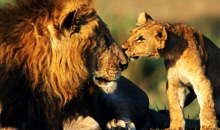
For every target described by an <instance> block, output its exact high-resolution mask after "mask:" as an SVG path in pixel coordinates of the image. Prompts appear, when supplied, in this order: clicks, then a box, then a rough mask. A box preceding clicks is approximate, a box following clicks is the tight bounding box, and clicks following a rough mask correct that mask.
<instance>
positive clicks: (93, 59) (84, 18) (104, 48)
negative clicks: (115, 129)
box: [50, 0, 127, 92]
mask: <svg viewBox="0 0 220 130" xmlns="http://www.w3.org/2000/svg"><path fill="white" fill-rule="evenodd" d="M73 1H74V0H73ZM75 1H77V0H75ZM78 1H79V0H78ZM67 3H68V2H67ZM79 3H80V4H79ZM79 3H78V4H79V6H78V7H77V9H74V8H69V9H72V10H69V11H68V12H69V13H67V15H66V17H64V19H61V20H60V21H61V30H62V32H63V35H61V34H58V35H60V36H61V39H57V40H58V43H56V41H55V43H53V44H55V45H54V46H55V47H54V48H55V49H56V53H57V51H60V52H61V51H63V48H62V47H61V48H58V47H57V44H66V45H65V48H66V49H67V50H65V52H64V53H66V52H69V53H68V55H65V56H67V57H68V58H67V57H65V58H67V59H69V60H71V61H69V62H79V61H77V60H76V59H81V60H82V61H81V62H82V63H81V64H79V65H77V66H76V67H78V68H71V70H70V71H76V69H79V70H78V71H79V72H80V69H82V70H84V71H85V70H86V71H87V74H85V75H84V76H83V77H82V79H84V78H85V80H87V78H89V79H92V81H93V82H94V83H95V84H96V85H98V86H99V87H101V88H102V89H103V90H104V91H105V92H113V90H114V89H115V87H116V85H117V80H118V79H119V77H120V75H121V71H122V70H124V69H125V68H126V67H127V58H126V56H125V55H124V53H123V52H122V51H121V50H120V49H119V47H118V46H117V45H116V43H115V41H114V40H113V38H112V36H111V34H110V31H109V29H108V28H107V25H106V24H105V23H104V22H103V21H102V20H101V18H100V17H99V16H98V15H97V14H96V11H95V10H94V9H93V7H92V5H91V4H92V3H91V1H87V2H81V1H80V2H79ZM70 4H71V3H70ZM68 6H71V5H68ZM63 12H64V11H63ZM60 18H62V17H60ZM59 24H60V23H59ZM52 28H53V27H52ZM55 28H56V27H55ZM50 31H51V32H54V31H53V29H51V30H50ZM63 42H65V43H63ZM67 45H68V47H67ZM61 46H62V45H61ZM61 49H62V50H61ZM72 55H75V56H72ZM71 56H72V57H71ZM71 58H72V59H71ZM62 59H63V57H62ZM63 64H65V62H64V63H63ZM83 66H84V68H83ZM76 73H77V72H76ZM72 78H73V80H74V77H72Z"/></svg>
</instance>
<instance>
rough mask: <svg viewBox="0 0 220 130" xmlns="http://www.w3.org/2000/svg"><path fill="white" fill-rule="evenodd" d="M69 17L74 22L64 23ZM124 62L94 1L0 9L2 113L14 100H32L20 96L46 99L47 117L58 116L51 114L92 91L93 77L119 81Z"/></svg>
mask: <svg viewBox="0 0 220 130" xmlns="http://www.w3.org/2000/svg"><path fill="white" fill-rule="evenodd" d="M71 13H72V14H73V16H72V17H73V18H72V19H71V20H72V21H70V22H71V23H69V24H70V25H65V22H66V19H67V18H68V16H69V15H70V14H71ZM67 23H68V22H67ZM120 62H123V63H125V64H126V62H127V59H126V57H125V56H124V54H123V53H122V51H121V50H120V49H119V47H118V46H117V45H116V44H115V42H114V40H113V39H112V38H111V35H110V32H109V30H108V28H107V27H106V25H105V24H104V23H103V21H102V20H101V19H100V18H99V16H98V15H97V14H96V11H95V10H94V9H93V5H92V2H91V0H17V1H16V4H15V5H7V6H4V7H3V8H2V9H0V103H1V104H2V109H3V110H6V109H7V107H10V104H9V103H8V102H10V101H11V102H12V104H13V103H14V102H16V103H18V102H26V101H29V99H25V100H23V99H22V98H21V97H19V96H18V95H19V94H20V95H24V98H25V96H26V97H32V98H33V100H35V98H36V99H37V97H38V95H44V96H42V99H43V101H45V102H42V104H43V103H45V105H47V106H45V109H47V112H48V113H47V112H45V113H46V115H47V118H48V119H50V118H52V117H51V116H52V115H53V116H55V113H54V114H53V113H52V112H53V111H52V112H51V110H55V111H56V110H58V109H59V110H60V111H61V110H62V109H63V108H64V106H65V104H66V103H68V102H69V101H70V100H72V99H75V98H77V100H78V99H83V96H84V95H83V94H85V92H88V93H91V92H94V91H92V90H93V88H92V87H91V88H89V86H88V84H91V82H90V81H92V79H93V77H95V76H97V77H99V78H100V77H101V78H102V77H103V76H104V78H105V79H106V80H109V81H116V80H117V79H118V78H119V76H120V74H121V68H120V65H119V63H120ZM97 73H98V74H97ZM96 85H98V86H99V84H96ZM100 87H101V86H100ZM102 87H106V86H102ZM10 91H12V93H10ZM14 92H16V93H14ZM20 92H22V93H20ZM11 97H14V98H17V99H16V100H18V101H12V100H11V99H10V98H11ZM40 98H41V97H40ZM37 101H38V100H37ZM37 101H36V102H37ZM39 102H40V100H39ZM28 103H29V102H28ZM28 103H27V104H28ZM31 103H33V102H31ZM50 105H51V106H50ZM57 106H59V108H57ZM13 107H14V106H13ZM13 107H12V108H13ZM15 107H16V105H15ZM23 107H26V106H25V105H24V106H23ZM13 109H14V108H13ZM19 109H21V108H19ZM36 109H37V108H36ZM58 113H59V112H58ZM53 120H55V119H53ZM55 122H56V121H55Z"/></svg>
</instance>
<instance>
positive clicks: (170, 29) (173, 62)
mask: <svg viewBox="0 0 220 130" xmlns="http://www.w3.org/2000/svg"><path fill="white" fill-rule="evenodd" d="M138 25H139V26H138V27H137V28H135V29H134V30H133V33H132V34H131V36H130V37H129V38H128V40H127V41H126V42H125V43H124V44H123V45H122V48H123V49H125V50H126V51H125V53H126V54H127V56H128V57H129V58H131V59H137V58H139V57H146V56H148V57H155V58H160V57H161V58H164V60H165V67H166V69H167V79H168V83H167V84H168V85H167V96H168V101H169V109H170V118H171V122H170V129H184V128H185V121H184V114H183V109H184V100H185V94H186V93H185V87H186V86H187V87H192V88H193V90H194V91H195V94H196V95H197V98H198V102H199V105H200V125H201V129H217V126H216V115H217V118H218V120H219V119H220V116H219V115H220V113H219V111H220V105H219V99H220V97H219V92H220V89H219V87H220V80H219V79H220V69H219V65H220V60H219V56H220V50H219V48H218V47H217V46H216V45H215V44H214V43H213V42H212V41H210V40H209V39H208V38H207V37H205V36H204V35H202V34H201V33H200V32H199V31H197V30H196V29H195V28H193V27H190V26H187V25H185V24H172V23H161V22H158V21H155V20H153V19H152V18H151V16H150V15H148V14H147V13H146V12H143V13H141V14H140V16H139V18H138ZM214 102H215V103H214Z"/></svg>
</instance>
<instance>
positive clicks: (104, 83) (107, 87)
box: [93, 76, 120, 93]
mask: <svg viewBox="0 0 220 130" xmlns="http://www.w3.org/2000/svg"><path fill="white" fill-rule="evenodd" d="M119 77H120V76H118V77H117V78H114V79H107V78H104V77H96V76H94V78H93V82H94V83H95V84H96V85H97V86H99V87H100V88H101V89H102V90H103V91H104V92H105V93H113V92H114V91H115V89H116V87H117V82H118V79H119Z"/></svg>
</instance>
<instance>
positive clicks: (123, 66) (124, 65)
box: [119, 62, 128, 71]
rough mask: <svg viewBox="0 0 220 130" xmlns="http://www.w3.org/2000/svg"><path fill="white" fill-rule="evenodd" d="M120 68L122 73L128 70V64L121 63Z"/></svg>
mask: <svg viewBox="0 0 220 130" xmlns="http://www.w3.org/2000/svg"><path fill="white" fill-rule="evenodd" d="M119 66H120V68H121V71H123V70H125V69H126V68H128V62H126V63H122V62H119Z"/></svg>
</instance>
